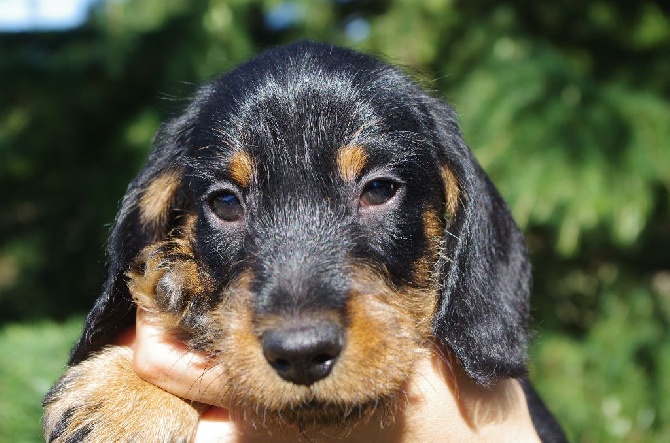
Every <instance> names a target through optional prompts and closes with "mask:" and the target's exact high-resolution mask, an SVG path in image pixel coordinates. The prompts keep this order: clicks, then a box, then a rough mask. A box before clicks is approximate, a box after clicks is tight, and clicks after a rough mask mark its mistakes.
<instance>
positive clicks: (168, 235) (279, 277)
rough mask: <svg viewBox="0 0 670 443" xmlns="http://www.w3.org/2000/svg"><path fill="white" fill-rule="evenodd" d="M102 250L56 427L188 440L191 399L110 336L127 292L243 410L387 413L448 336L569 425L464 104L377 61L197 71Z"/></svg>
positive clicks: (525, 272) (463, 353)
mask: <svg viewBox="0 0 670 443" xmlns="http://www.w3.org/2000/svg"><path fill="white" fill-rule="evenodd" d="M108 253H109V268H108V271H109V277H108V280H107V282H106V284H105V286H104V289H103V292H102V295H101V296H100V298H99V299H98V300H97V302H96V304H95V307H94V308H93V310H92V311H91V313H90V314H89V316H88V319H87V321H86V326H85V329H84V332H83V334H82V336H81V339H80V340H79V343H78V344H77V345H76V347H75V349H74V351H73V353H72V356H71V359H70V362H69V365H70V366H69V369H68V370H67V372H66V373H65V375H64V376H63V377H62V378H61V379H60V380H59V381H58V382H57V383H56V385H55V386H54V387H53V388H52V389H51V391H50V392H49V394H48V395H47V397H46V399H45V402H44V404H45V407H46V415H45V424H44V429H45V436H46V438H47V440H49V441H64V442H65V441H68V442H70V441H107V439H109V440H110V441H112V440H114V439H118V440H119V441H135V440H140V439H144V441H148V440H151V441H178V440H187V439H189V438H191V436H192V435H193V432H194V429H195V426H196V423H197V420H198V412H197V410H196V409H195V408H193V407H192V406H191V405H190V404H188V403H187V402H185V401H183V400H181V399H180V398H177V397H174V396H172V395H170V394H167V393H165V392H164V391H161V390H159V389H157V388H155V387H153V386H152V385H150V384H148V383H146V382H143V381H142V380H141V379H139V378H138V377H137V376H136V375H135V374H134V372H133V371H132V367H131V363H130V356H129V353H128V351H127V350H125V349H123V348H120V347H115V346H110V344H112V343H113V342H114V340H115V339H116V338H117V336H118V335H119V333H120V331H123V330H124V329H126V328H128V327H131V326H132V324H133V322H134V320H135V309H136V306H140V307H142V308H144V309H146V310H147V311H149V312H152V313H154V314H155V315H157V316H159V318H160V319H161V323H162V325H163V326H164V327H167V328H169V329H170V330H172V331H173V333H174V334H175V336H177V337H178V338H179V339H180V340H182V341H183V342H184V343H186V344H187V346H188V347H189V348H191V349H193V350H196V351H199V352H201V353H203V354H206V355H208V356H209V357H210V358H211V359H212V362H213V363H212V364H213V365H214V366H215V367H216V370H217V371H220V374H221V375H220V378H219V381H220V384H221V386H222V389H221V392H220V397H219V399H220V401H219V402H218V404H219V405H221V406H224V407H227V408H229V409H230V410H231V411H233V414H234V416H236V417H238V418H239V419H240V420H250V421H253V420H258V421H259V422H260V421H262V422H264V423H265V422H267V421H268V420H270V421H273V422H276V423H278V424H279V425H281V424H286V425H288V426H297V427H300V428H306V427H310V426H317V427H318V426H341V427H343V428H346V427H347V426H350V425H352V424H355V422H357V421H360V420H363V419H364V418H365V417H368V416H370V414H372V413H373V412H375V411H380V410H383V411H387V413H388V414H389V415H392V414H393V412H394V411H395V410H397V409H398V408H402V403H403V389H404V385H405V383H406V382H407V380H409V378H410V377H411V375H412V373H413V370H414V366H415V363H416V361H417V358H418V356H419V355H421V353H425V352H426V350H427V349H430V348H435V347H437V348H440V349H441V350H442V352H444V353H445V355H450V356H454V357H455V358H454V361H455V362H458V363H457V364H458V365H459V366H460V367H461V368H462V369H463V370H464V371H465V373H466V374H467V375H468V376H469V377H470V378H471V379H472V380H474V381H475V382H476V383H478V384H480V385H489V384H495V383H497V382H499V381H500V380H503V379H507V378H519V379H522V386H524V391H525V393H526V395H527V399H528V404H529V409H530V413H531V416H532V418H533V422H534V424H535V427H536V430H537V431H538V434H539V435H540V437H541V438H543V439H545V440H546V441H554V440H555V441H561V439H562V434H561V432H560V428H558V427H557V426H556V425H555V422H554V421H553V419H552V418H551V416H550V415H549V414H548V413H547V411H546V409H544V407H543V405H542V403H541V402H540V401H539V399H537V397H536V396H535V394H534V392H533V391H532V388H531V387H530V385H529V384H528V383H527V382H526V381H523V377H524V376H525V375H526V355H525V352H526V344H527V340H528V332H527V325H528V321H529V314H528V310H529V307H528V297H529V280H530V267H529V263H528V259H527V255H526V249H525V246H524V239H523V237H522V235H521V233H520V232H519V230H518V228H517V226H516V225H515V223H514V222H513V220H512V218H511V216H510V213H509V210H508V208H507V206H506V205H505V203H504V202H503V200H502V199H501V197H500V195H499V194H498V192H497V191H496V189H495V188H494V186H493V185H492V184H491V182H490V181H489V180H488V178H487V177H486V175H485V174H484V172H483V171H482V170H481V168H480V166H479V165H478V164H477V162H476V161H475V159H474V158H473V156H472V154H471V153H470V151H469V150H468V148H467V147H466V146H465V143H464V142H463V139H462V138H461V134H460V132H459V129H458V126H457V122H456V117H455V115H454V112H453V111H452V110H451V108H449V107H448V106H447V105H445V104H444V103H443V102H441V101H439V100H437V99H435V98H432V97H430V96H429V95H427V94H426V93H424V92H423V91H422V90H421V89H420V88H418V87H417V86H416V85H415V84H414V83H412V82H411V81H409V80H408V79H407V78H406V77H405V76H404V75H402V74H401V73H399V72H398V71H397V70H396V69H394V68H392V67H390V66H388V65H386V64H384V63H382V62H380V61H378V60H376V59H373V58H371V57H368V56H366V55H362V54H359V53H356V52H353V51H350V50H346V49H340V48H336V47H332V46H328V45H320V44H309V43H303V44H296V45H291V46H288V47H284V48H279V49H276V50H273V51H269V52H267V53H265V54H263V55H261V56H260V57H258V58H256V59H254V60H251V61H249V62H247V63H245V64H244V65H242V66H240V67H238V68H237V69H235V70H233V71H232V72H230V73H228V74H226V75H224V76H223V77H221V78H219V79H217V80H215V81H213V82H211V83H209V84H207V85H205V86H204V87H202V88H201V89H200V90H199V91H198V93H197V94H196V96H195V98H194V99H193V101H192V103H191V105H190V106H189V107H188V108H187V109H186V111H185V112H184V113H183V115H182V116H180V117H178V118H176V119H174V120H172V121H169V122H168V123H166V124H165V125H164V126H163V127H162V128H161V129H160V131H159V132H158V135H157V136H156V141H155V150H154V151H153V153H152V154H151V157H150V158H149V161H148V163H147V165H146V167H145V168H144V169H143V170H142V172H141V173H140V174H139V176H138V177H137V178H136V179H135V180H134V181H133V182H132V183H131V184H130V186H129V188H128V191H127V193H126V196H125V198H124V199H123V203H122V206H121V209H120V211H119V214H118V216H117V219H116V223H115V225H114V228H113V231H112V234H111V239H110V243H109V250H108ZM157 403H158V404H157ZM259 417H260V418H259ZM261 418H262V419H261ZM112 436H113V437H112ZM114 441H116V440H114Z"/></svg>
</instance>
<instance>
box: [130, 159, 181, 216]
mask: <svg viewBox="0 0 670 443" xmlns="http://www.w3.org/2000/svg"><path fill="white" fill-rule="evenodd" d="M180 183H181V172H180V171H178V170H171V171H166V172H163V173H162V174H160V175H159V176H158V177H156V178H155V179H153V180H152V181H151V183H149V185H148V186H147V187H146V189H145V191H144V193H143V194H142V197H141V198H140V201H139V208H140V221H141V223H142V224H143V225H145V226H148V225H153V226H162V225H163V224H165V222H166V221H167V215H168V211H169V209H170V205H171V204H172V200H173V198H174V195H175V192H176V191H177V188H178V187H179V184H180Z"/></svg>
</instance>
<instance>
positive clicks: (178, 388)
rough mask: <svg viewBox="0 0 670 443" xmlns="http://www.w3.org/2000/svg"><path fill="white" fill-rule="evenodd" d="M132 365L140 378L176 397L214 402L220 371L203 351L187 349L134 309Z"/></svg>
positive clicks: (218, 387)
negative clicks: (134, 330)
mask: <svg viewBox="0 0 670 443" xmlns="http://www.w3.org/2000/svg"><path fill="white" fill-rule="evenodd" d="M133 368H134V370H135V372H136V373H137V374H138V375H139V376H140V377H141V378H143V379H144V380H146V381H148V382H149V383H152V384H154V385H156V386H158V387H160V388H161V389H164V390H166V391H168V392H170V393H172V394H174V395H177V396H178V397H182V398H185V399H189V400H194V401H198V402H201V403H207V404H216V403H217V400H219V397H220V393H221V392H222V391H223V389H222V388H223V387H222V386H220V380H221V373H220V371H219V369H218V366H216V365H215V364H214V363H213V362H212V361H210V360H209V359H208V358H206V357H205V356H204V355H202V354H199V353H196V352H193V351H191V350H189V349H188V348H187V347H186V345H185V344H184V343H183V342H181V341H179V340H176V339H175V338H174V337H172V336H171V334H170V333H169V332H168V331H166V330H165V329H163V328H161V327H160V326H159V325H158V324H157V322H156V321H155V319H153V318H152V317H151V314H149V313H148V312H146V311H144V310H142V309H138V310H137V321H136V337H135V352H134V357H133Z"/></svg>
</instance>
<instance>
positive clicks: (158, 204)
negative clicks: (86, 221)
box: [68, 117, 188, 365]
mask: <svg viewBox="0 0 670 443" xmlns="http://www.w3.org/2000/svg"><path fill="white" fill-rule="evenodd" d="M187 128H188V121H187V119H186V118H184V117H182V118H179V119H176V120H173V121H171V122H169V123H167V124H165V125H163V126H162V127H161V128H160V129H159V131H158V133H157V135H156V137H155V139H154V145H155V148H154V150H153V152H152V153H151V155H150V157H149V160H148V162H147V164H146V166H145V167H144V169H143V170H142V171H141V172H140V173H139V174H138V175H137V177H135V179H134V180H133V181H132V182H131V183H130V185H129V186H128V189H127V190H126V194H125V195H124V197H123V200H122V202H121V207H120V209H119V212H118V213H117V216H116V219H115V222H114V225H113V227H112V231H111V234H110V237H109V242H108V244H107V280H106V281H105V283H104V285H103V288H102V293H101V294H100V296H99V297H98V299H97V300H96V302H95V305H94V306H93V308H92V309H91V311H90V312H89V314H88V316H87V318H86V323H85V325H84V330H83V332H82V335H81V336H80V338H79V341H78V342H77V344H76V345H75V346H74V348H73V350H72V353H71V355H70V360H69V362H68V364H69V365H74V364H77V363H79V362H81V361H82V360H84V359H86V358H87V357H88V356H89V355H91V354H92V353H94V352H96V351H99V350H100V349H101V348H102V347H103V346H105V345H108V344H110V343H112V342H113V341H114V340H116V339H117V338H118V337H119V335H120V333H121V332H123V331H124V330H126V329H127V328H128V327H130V326H132V325H133V324H134V322H135V305H134V304H133V299H132V296H131V295H130V293H129V291H128V287H127V282H126V277H125V274H126V272H127V271H128V270H129V268H130V266H131V264H132V262H133V260H134V259H135V258H136V257H137V255H138V254H139V252H140V251H141V250H142V249H143V248H144V247H146V246H148V245H150V244H152V243H154V242H156V241H160V240H162V239H164V238H165V236H167V235H168V233H169V231H170V230H171V229H172V228H173V227H174V223H175V217H174V213H175V211H174V210H175V209H176V207H178V206H180V204H182V202H181V199H182V197H181V196H180V194H179V185H180V183H181V181H182V179H183V177H182V171H183V169H182V166H181V163H182V161H181V159H182V157H183V151H184V149H183V148H182V146H185V143H183V139H184V138H185V137H186V135H185V131H186V130H187Z"/></svg>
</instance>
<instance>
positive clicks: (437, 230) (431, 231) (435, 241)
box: [413, 209, 445, 315]
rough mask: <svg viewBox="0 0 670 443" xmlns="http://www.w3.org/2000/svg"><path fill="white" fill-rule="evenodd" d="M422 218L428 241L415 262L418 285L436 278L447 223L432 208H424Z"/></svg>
mask: <svg viewBox="0 0 670 443" xmlns="http://www.w3.org/2000/svg"><path fill="white" fill-rule="evenodd" d="M422 218H423V231H424V234H425V236H426V242H427V244H426V253H425V255H424V256H423V257H421V258H420V259H418V260H417V261H416V263H414V266H413V271H414V272H413V275H414V280H415V282H416V284H417V285H420V286H427V285H430V284H431V283H433V282H434V280H435V263H436V262H437V257H438V254H439V251H440V243H441V242H442V236H443V234H442V233H443V231H444V229H445V223H444V217H442V216H441V214H438V212H437V211H435V210H432V209H424V211H423V217H422ZM432 314H433V313H432V312H431V315H432Z"/></svg>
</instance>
